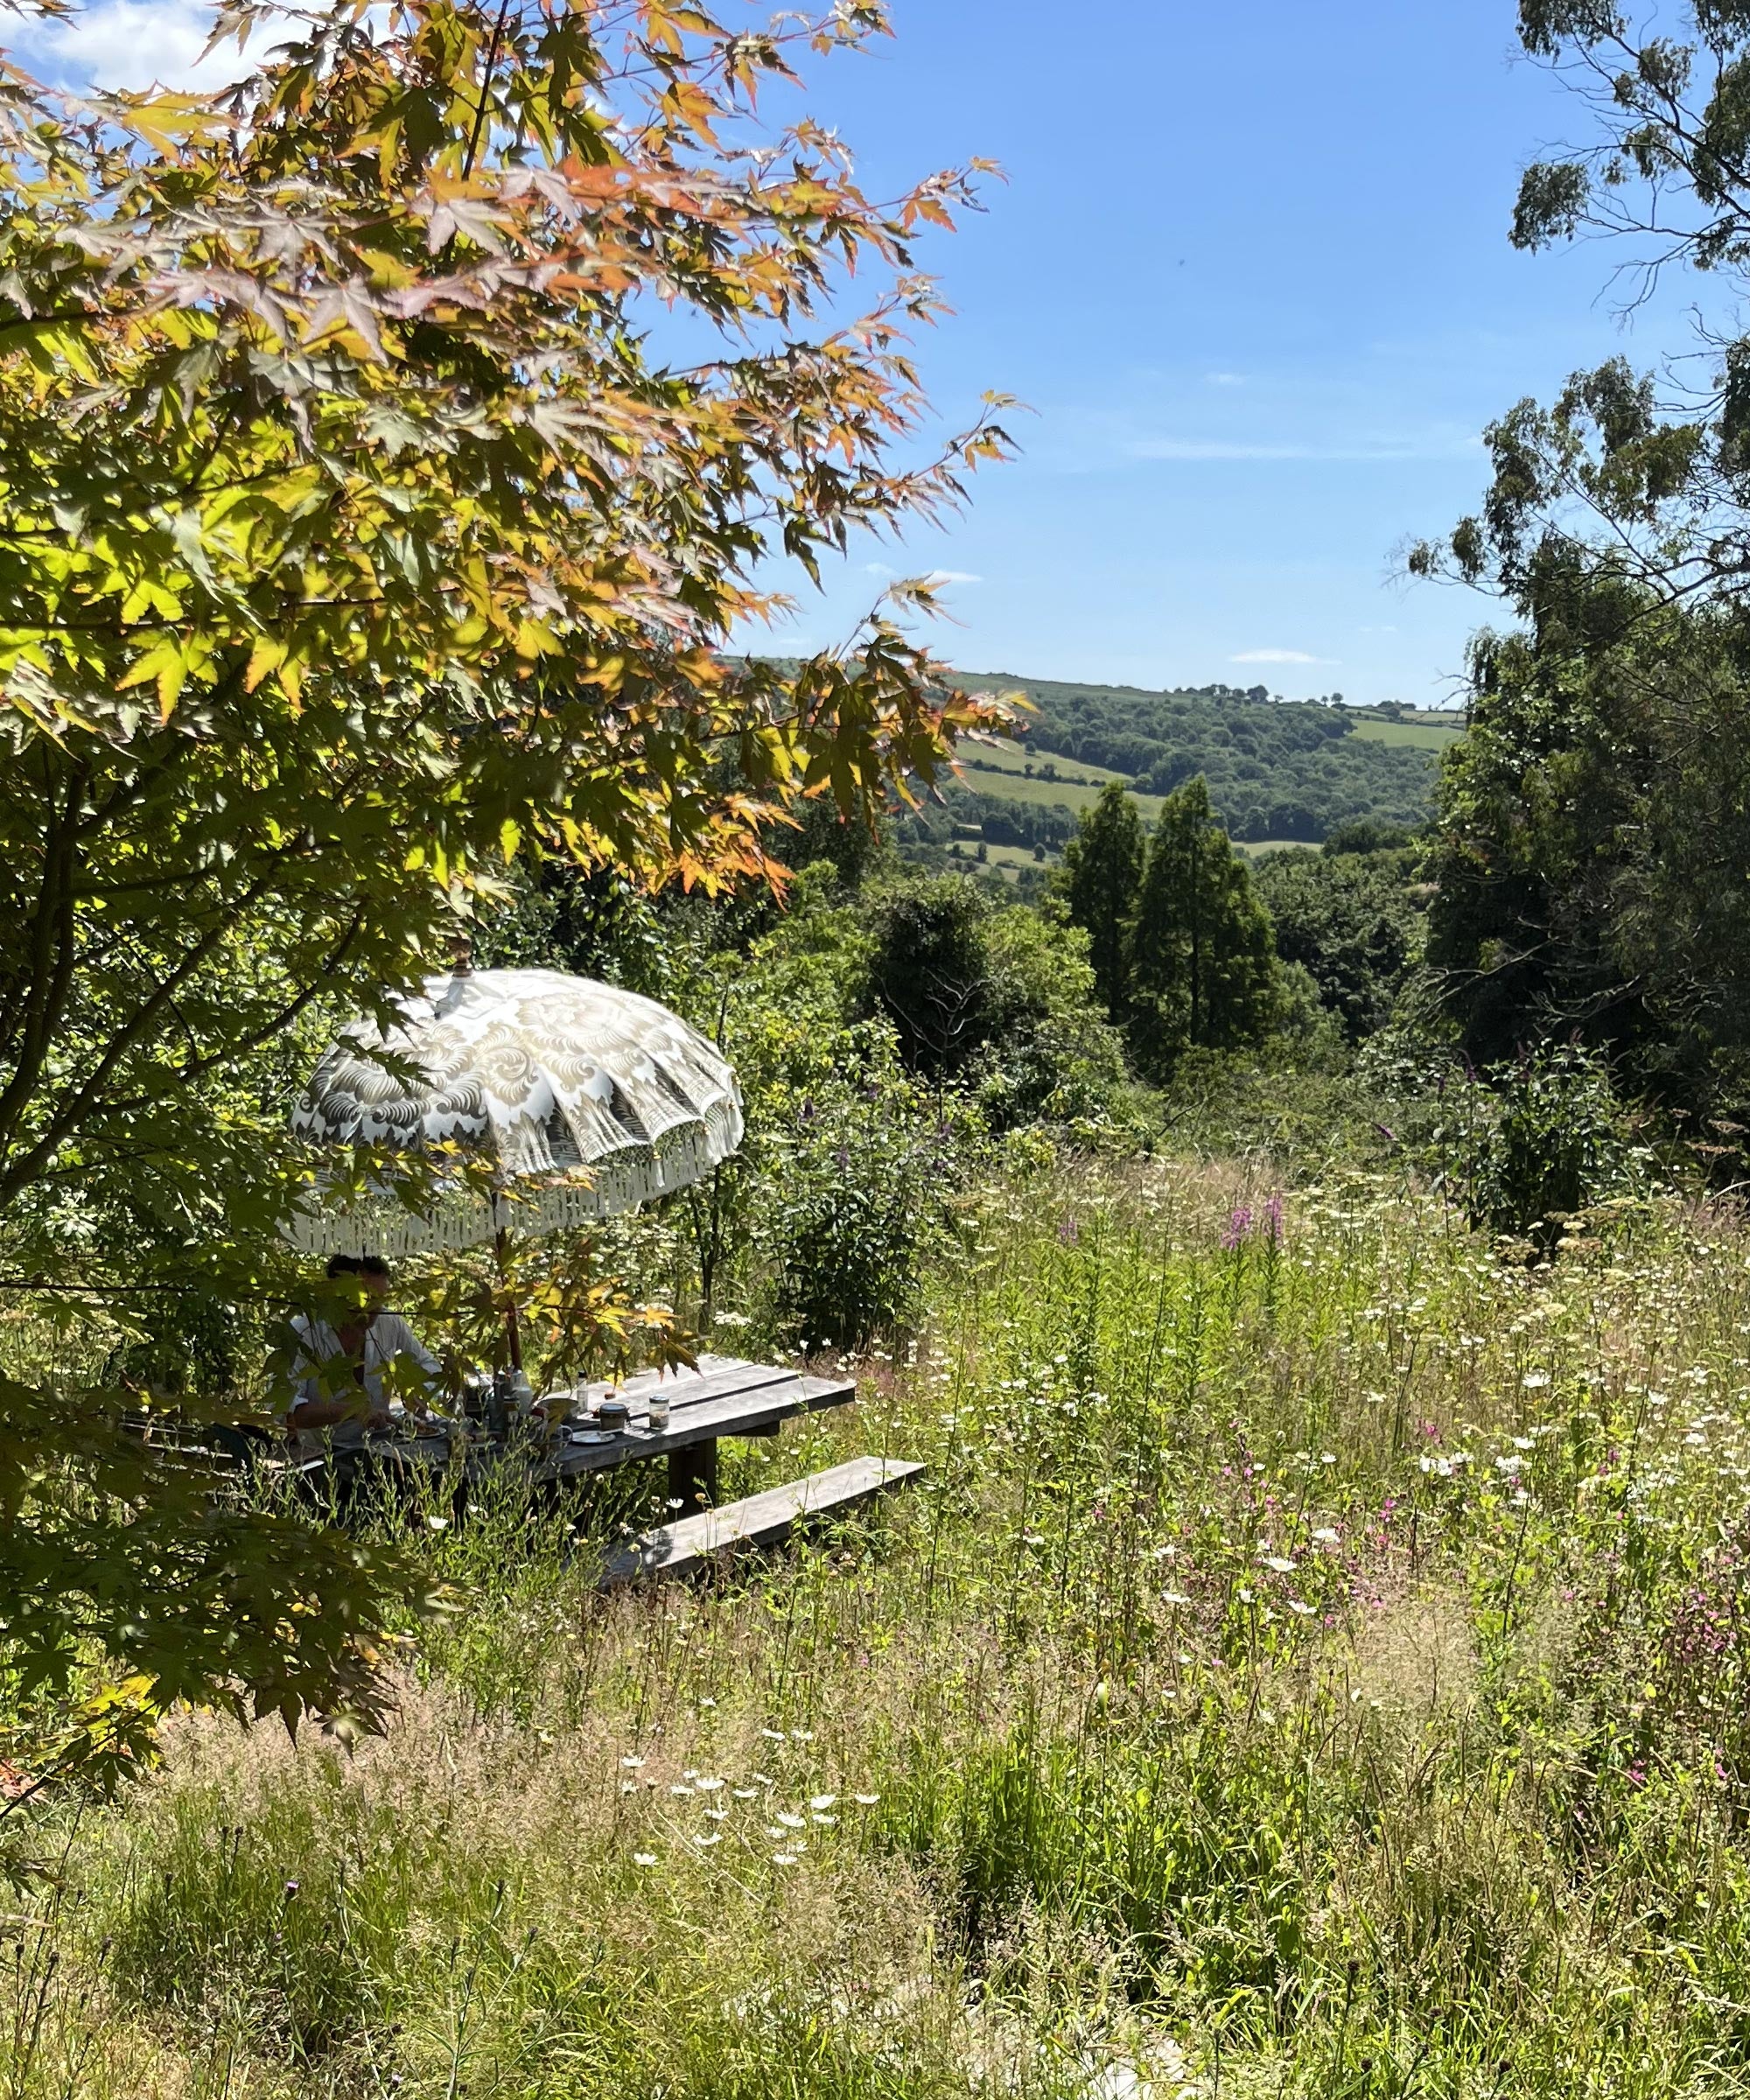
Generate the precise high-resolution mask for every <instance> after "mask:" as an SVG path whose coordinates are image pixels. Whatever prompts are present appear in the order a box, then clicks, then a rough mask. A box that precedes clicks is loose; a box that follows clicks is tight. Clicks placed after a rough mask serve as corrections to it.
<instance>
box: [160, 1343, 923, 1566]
mask: <svg viewBox="0 0 1750 2100" xmlns="http://www.w3.org/2000/svg"><path fill="white" fill-rule="evenodd" d="M659 1393H660V1394H662V1396H663V1397H666V1398H667V1400H668V1402H669V1422H668V1425H667V1426H666V1427H662V1428H653V1427H652V1426H651V1424H650V1419H649V1404H650V1401H651V1399H652V1397H654V1396H655V1395H657V1394H659ZM609 1397H612V1398H614V1399H617V1400H620V1401H622V1402H624V1403H625V1404H626V1405H627V1408H628V1409H629V1411H630V1420H629V1421H628V1423H627V1426H626V1427H625V1428H624V1429H621V1430H618V1431H615V1432H612V1433H603V1432H600V1431H599V1430H596V1431H594V1432H591V1429H590V1427H589V1425H588V1411H589V1410H591V1408H593V1407H594V1406H597V1405H598V1404H600V1402H601V1401H602V1400H604V1399H606V1398H609ZM856 1397H857V1385H856V1382H855V1380H853V1379H850V1378H817V1377H815V1376H812V1375H811V1374H810V1373H809V1372H806V1371H798V1370H795V1369H788V1368H786V1367H785V1366H783V1365H779V1364H769V1363H746V1362H742V1361H741V1360H740V1359H739V1357H733V1356H713V1355H704V1356H701V1357H700V1358H699V1361H698V1364H697V1369H692V1370H687V1369H676V1370H671V1371H660V1372H659V1371H644V1372H641V1373H639V1374H638V1375H637V1376H634V1377H632V1378H627V1379H622V1380H620V1381H619V1382H618V1383H613V1384H608V1383H598V1384H596V1385H593V1386H591V1387H589V1388H588V1389H586V1390H585V1391H584V1393H583V1394H582V1395H580V1396H579V1397H577V1399H575V1400H574V1401H573V1403H572V1414H573V1419H570V1420H568V1421H565V1422H563V1423H560V1422H555V1423H552V1424H550V1425H549V1424H545V1423H543V1422H542V1420H541V1419H540V1418H535V1420H533V1421H529V1422H519V1423H518V1424H517V1425H515V1427H514V1429H513V1430H512V1432H510V1434H509V1435H508V1436H507V1437H503V1438H488V1437H486V1436H484V1435H483V1434H481V1432H479V1429H478V1428H477V1426H475V1425H472V1424H469V1425H460V1424H457V1425H452V1426H451V1427H448V1428H444V1429H439V1430H434V1431H432V1432H429V1433H423V1434H422V1433H419V1432H409V1431H408V1430H406V1429H402V1428H397V1429H396V1430H395V1432H392V1433H390V1434H388V1435H367V1437H365V1438H364V1439H362V1440H361V1441H360V1442H359V1443H356V1444H345V1445H341V1446H328V1447H327V1448H325V1449H322V1450H318V1451H314V1452H312V1451H311V1450H309V1449H307V1448H306V1449H305V1450H304V1451H303V1452H302V1453H294V1452H292V1451H290V1450H289V1449H288V1448H287V1447H286V1446H283V1445H281V1446H280V1447H279V1449H278V1450H277V1451H276V1452H270V1451H269V1450H266V1449H264V1450H263V1451H262V1453H260V1454H259V1457H257V1458H253V1459H251V1458H249V1457H248V1454H247V1453H245V1454H244V1460H243V1461H242V1462H248V1463H252V1464H260V1465H261V1466H262V1467H264V1468H266V1469H267V1470H269V1471H272V1472H277V1473H282V1474H301V1475H304V1476H311V1475H327V1476H329V1477H330V1478H331V1479H335V1480H338V1481H339V1486H340V1488H341V1491H342V1494H343V1495H350V1493H351V1491H352V1489H353V1488H354V1487H355V1486H357V1485H358V1484H360V1482H361V1481H362V1480H363V1479H364V1478H366V1477H367V1475H368V1474H371V1473H376V1474H379V1475H381V1474H383V1473H388V1474H394V1473H395V1472H397V1471H398V1472H401V1473H402V1474H403V1475H405V1474H420V1475H423V1476H424V1477H425V1478H426V1479H427V1480H430V1481H437V1480H439V1479H442V1480H445V1481H451V1482H453V1484H454V1488H455V1493H456V1497H457V1507H458V1509H460V1508H461V1507H462V1506H463V1504H464V1503H465V1500H466V1498H467V1494H468V1490H469V1488H470V1487H471V1486H472V1485H474V1484H476V1483H480V1482H483V1481H485V1480H486V1479H487V1478H488V1477H489V1476H490V1475H491V1474H493V1473H495V1472H497V1471H499V1470H500V1469H501V1468H503V1467H507V1466H512V1465H515V1466H519V1467H521V1468H523V1469H524V1475H525V1477H526V1478H527V1479H528V1480H529V1481H533V1482H535V1483H537V1484H540V1485H543V1486H548V1487H552V1488H557V1487H558V1486H560V1485H561V1484H563V1482H565V1481H578V1480H583V1479H585V1478H587V1477H588V1476H589V1475H591V1474H598V1473H606V1472H610V1471H612V1470H613V1468H614V1467H619V1466H626V1465H629V1464H631V1463H632V1462H633V1461H634V1460H644V1459H659V1458H666V1459H667V1460H668V1462H669V1500H670V1502H674V1503H678V1504H679V1505H680V1506H681V1509H682V1512H683V1514H682V1515H681V1516H680V1517H679V1518H677V1519H676V1521H675V1522H673V1523H667V1524H659V1525H656V1526H655V1527H653V1528H652V1529H650V1530H647V1531H645V1532H643V1533H641V1535H640V1536H639V1537H636V1538H634V1539H632V1540H630V1541H627V1542H624V1543H622V1544H620V1545H619V1546H617V1547H615V1548H614V1549H613V1551H612V1552H610V1554H609V1555H608V1557H607V1560H606V1566H605V1568H604V1572H603V1576H602V1581H603V1585H604V1586H605V1587H613V1586H617V1585H619V1584H620V1583H625V1582H632V1581H638V1580H642V1579H649V1578H654V1577H662V1576H672V1575H678V1574H682V1573H684V1572H688V1571H690V1570H692V1569H695V1568H698V1567H700V1566H702V1565H705V1564H706V1563H708V1562H710V1561H711V1560H713V1559H715V1558H719V1557H721V1556H723V1555H724V1554H725V1552H728V1551H734V1550H739V1549H743V1548H746V1547H753V1546H758V1545H761V1544H768V1543H772V1542H774V1541H776V1540H778V1539H781V1538H782V1537H786V1536H788V1534H789V1533H790V1532H791V1531H793V1530H798V1529H808V1528H809V1527H811V1526H813V1525H815V1524H817V1523H819V1522H820V1521H821V1520H822V1519H823V1518H829V1517H831V1516H835V1515H837V1513H838V1512H840V1511H843V1510H845V1509H849V1508H851V1506H852V1505H853V1504H855V1503H858V1502H865V1501H867V1500H869V1499H870V1498H871V1497H872V1496H875V1495H882V1494H885V1493H886V1492H887V1491H888V1490H890V1489H892V1488H896V1487H900V1486H903V1485H904V1484H905V1483H906V1482H907V1481H912V1480H914V1479H915V1478H916V1477H917V1476H918V1475H919V1474H921V1472H922V1471H923V1467H921V1466H920V1465H918V1464H917V1463H916V1462H915V1461H914V1460H907V1459H899V1458H894V1457H893V1456H891V1455H883V1456H880V1457H873V1456H865V1457H862V1458H858V1459H852V1460H846V1461H844V1462H842V1463H840V1464H838V1465H837V1466H834V1467H829V1468H828V1469H827V1470H826V1471H825V1472H824V1473H817V1474H810V1475H809V1477H808V1478H807V1479H805V1480H800V1481H788V1482H786V1483H784V1484H783V1485H782V1486H781V1487H778V1488H767V1489H766V1490H764V1491H763V1492H762V1493H760V1494H759V1495H750V1496H747V1497H746V1498H744V1499H743V1500H742V1501H740V1502H731V1503H729V1504H727V1505H725V1506H721V1507H719V1506H718V1500H717V1495H718V1444H719V1442H720V1440H721V1439H723V1438H725V1437H767V1436H772V1435H774V1434H775V1433H776V1432H777V1431H778V1429H779V1427H780V1425H781V1424H783V1423H784V1422H786V1421H788V1420H790V1419H791V1418H793V1417H795V1416H798V1415H804V1414H813V1413H816V1412H818V1411H820V1410H822V1409H823V1408H829V1407H844V1406H845V1405H846V1404H848V1403H850V1402H851V1401H853V1400H855V1399H856ZM164 1442H165V1448H166V1449H167V1451H172V1452H174V1453H175V1455H176V1456H177V1458H179V1459H180V1460H182V1461H184V1462H186V1463H194V1464H214V1465H217V1466H219V1467H221V1468H222V1467H230V1466H231V1465H233V1464H235V1463H237V1462H240V1461H239V1459H238V1454H236V1453H232V1452H228V1451H227V1450H226V1449H225V1448H223V1444H224V1439H222V1438H221V1437H218V1436H217V1435H216V1432H207V1433H206V1434H204V1435H203V1434H202V1433H201V1432H193V1433H191V1432H183V1433H182V1434H181V1435H178V1434H177V1433H176V1432H174V1431H172V1432H170V1434H169V1435H168V1436H167V1437H165V1439H164Z"/></svg>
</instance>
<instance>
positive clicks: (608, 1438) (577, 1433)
mask: <svg viewBox="0 0 1750 2100" xmlns="http://www.w3.org/2000/svg"><path fill="white" fill-rule="evenodd" d="M571 1441H572V1443H574V1444H618V1443H619V1441H620V1432H619V1431H618V1430H617V1429H574V1430H573V1431H572V1432H571Z"/></svg>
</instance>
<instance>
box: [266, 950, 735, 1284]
mask: <svg viewBox="0 0 1750 2100" xmlns="http://www.w3.org/2000/svg"><path fill="white" fill-rule="evenodd" d="M391 1061H392V1062H391ZM291 1125H292V1128H293V1130H294V1131H299V1132H301V1133H302V1134H303V1135H304V1136H306V1137H310V1138H317V1139H319V1140H325V1141H326V1142H329V1143H332V1144H336V1145H384V1146H388V1147H390V1148H392V1149H396V1150H401V1151H404V1152H421V1151H423V1150H424V1149H426V1148H427V1147H429V1146H433V1145H444V1144H450V1145H456V1146H457V1147H458V1148H459V1149H460V1150H461V1151H463V1152H467V1153H472V1154H473V1155H475V1156H476V1157H479V1158H482V1159H486V1160H487V1161H489V1162H490V1165H491V1168H492V1175H491V1181H492V1190H491V1193H490V1194H479V1193H477V1192H476V1191H474V1190H472V1189H471V1188H466V1187H459V1186H457V1185H454V1184H451V1185H450V1186H448V1187H440V1189H439V1192H438V1194H437V1200H436V1201H434V1202H433V1203H431V1204H430V1206H429V1207H427V1208H426V1209H425V1210H424V1211H423V1212H422V1214H420V1215H415V1214H414V1213H412V1212H410V1211H409V1210H408V1209H407V1208H405V1206H404V1205H402V1204H401V1203H399V1202H397V1201H395V1200H394V1198H393V1197H392V1196H389V1195H387V1194H381V1195H374V1196H371V1197H367V1199H365V1200H364V1201H362V1202H358V1201H354V1202H352V1203H350V1204H343V1203H342V1202H341V1201H339V1199H338V1197H337V1196H335V1195H333V1194H324V1193H323V1192H321V1191H319V1190H318V1192H316V1193H315V1194H313V1195H312V1196H311V1198H309V1199H307V1200H306V1202H305V1205H304V1208H303V1209H302V1210H301V1211H300V1212H299V1214H298V1215H297V1218H296V1220H295V1221H294V1222H293V1224H292V1226H291V1228H290V1232H289V1235H288V1236H289V1237H290V1239H291V1241H292V1243H293V1244H294V1245H295V1246H297V1247H298V1248H300V1249H302V1250H304V1252H305V1253H310V1254H338V1253H358V1252H374V1253H381V1254H386V1255H387V1254H412V1253H417V1252H421V1251H423V1250H426V1249H428V1248H435V1247H448V1248H462V1247H472V1246H476V1245H478V1244H479V1243H481V1242H483V1241H486V1240H489V1239H492V1238H493V1236H495V1235H496V1233H497V1232H498V1231H499V1230H500V1228H502V1227H503V1226H505V1225H507V1224H514V1225H516V1226H517V1227H518V1228H519V1229H522V1230H525V1231H527V1230H537V1231H538V1230H549V1231H551V1230H555V1229H559V1228H561V1227H563V1226H567V1225H580V1224H585V1223H587V1222H589V1221H590V1220H591V1219H593V1218H599V1217H606V1216H607V1215H611V1214H612V1213H613V1212H614V1211H619V1210H627V1209H630V1208H633V1207H634V1205H636V1204H639V1203H647V1202H648V1201H651V1199H652V1198H653V1197H656V1196H661V1195H666V1194H668V1193H669V1191H670V1190H671V1189H676V1188H684V1187H686V1186H687V1185H688V1183H690V1182H692V1181H697V1180H700V1179H701V1178H702V1177H703V1176H704V1175H705V1174H708V1173H710V1172H711V1169H712V1168H713V1167H714V1166H717V1165H718V1163H719V1162H720V1161H722V1160H724V1159H727V1158H728V1157H729V1155H730V1154H731V1153H732V1152H734V1150H735V1149H736V1147H737V1146H738V1145H739V1144H740V1142H741V1131H742V1119H741V1090H740V1089H739V1086H738V1085H737V1084H736V1079H735V1074H734V1071H733V1070H732V1068H731V1067H730V1066H729V1065H728V1064H727V1063H726V1062H725V1060H724V1059H723V1058H722V1057H721V1056H720V1055H719V1054H718V1051H717V1050H716V1049H715V1048H714V1047H712V1045H711V1043H709V1042H708V1041H707V1040H705V1038H704V1036H702V1035H701V1034H700V1033H698V1031H697V1029H695V1028H690V1027H689V1026H688V1025H687V1024H686V1022H684V1021H683V1020H682V1019H680V1017H679V1016H678V1015H677V1014H674V1013H671V1012H669V1009H668V1008H667V1007H666V1006H662V1005H658V1004H657V1003H656V1001H655V999H646V998H640V997H639V996H638V994H637V993H635V992H630V991H620V989H619V987H618V986H616V985H612V984H596V983H595V982H593V981H592V980H591V979H590V978H587V977H567V976H565V975H564V974H563V972H562V971H559V970H457V971H456V972H455V973H454V974H453V975H449V976H444V977H428V978H427V979H426V981H425V986H424V990H423V993H422V994H421V995H420V996H418V997H416V998H409V999H407V1000H405V1001H404V1002H402V1018H401V1019H400V1021H399V1022H398V1024H397V1025H396V1026H395V1027H393V1028H391V1029H389V1030H388V1032H387V1033H385V1032H382V1031H381V1030H379V1028H378V1027H377V1026H376V1025H375V1024H374V1022H369V1021H360V1022H356V1023H354V1024H353V1026H351V1027H350V1028H348V1029H347V1030H346V1032H345V1033H343V1034H342V1036H341V1037H340V1039H339V1041H338V1042H336V1043H335V1044H334V1045H333V1047H332V1048H331V1049H330V1050H329V1051H328V1052H327V1054H325V1056H324V1057H323V1059H322V1061H321V1062H320V1063H319V1064H318V1066H317V1068H316V1069H315V1071H314V1073H313V1074H312V1075H311V1079H310V1083H309V1085H308V1086H307V1087H306V1088H305V1089H304V1092H303V1093H302V1094H301V1095H300V1096H298V1099H297V1104H296V1106H295V1107H294V1108H293V1110H292V1112H291Z"/></svg>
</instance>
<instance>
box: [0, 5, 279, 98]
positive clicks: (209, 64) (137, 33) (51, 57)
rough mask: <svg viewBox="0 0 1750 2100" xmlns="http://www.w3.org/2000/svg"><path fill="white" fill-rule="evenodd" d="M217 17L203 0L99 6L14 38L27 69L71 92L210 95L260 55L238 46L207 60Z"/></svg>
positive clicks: (28, 27) (35, 25) (34, 24)
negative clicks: (192, 90)
mask: <svg viewBox="0 0 1750 2100" xmlns="http://www.w3.org/2000/svg"><path fill="white" fill-rule="evenodd" d="M213 18H214V10H213V8H212V7H211V6H210V5H201V4H198V0H97V4H96V5H95V6H93V7H89V8H88V9H86V10H85V11H83V12H82V13H81V14H77V15H73V16H69V17H66V18H63V19H60V20H57V21H31V22H29V23H27V24H25V25H20V27H19V28H18V30H17V31H15V32H14V34H15V37H16V40H17V47H18V56H19V57H20V58H22V59H24V60H25V64H26V65H27V66H30V67H31V68H32V69H34V70H35V71H37V72H38V73H46V74H48V75H49V76H50V77H51V78H52V79H54V80H58V81H65V82H66V83H68V84H69V85H77V86H80V87H85V86H91V87H95V88H151V87H153V86H158V87H161V88H195V89H207V90H208V91H211V90H213V89H215V88H224V87H227V86H228V85H229V83H230V82H231V81H235V80H240V79H242V76H243V75H244V74H245V73H248V71H249V70H250V66H251V61H252V59H253V58H254V57H255V52H249V53H247V54H240V53H239V52H238V50H237V46H236V45H235V42H233V43H228V44H227V45H225V46H224V47H223V49H222V50H220V51H216V52H213V53H212V54H211V56H210V57H208V58H207V59H205V60H204V61H203V60H202V59H201V56H200V54H201V52H202V50H203V49H204V47H205V45H206V43H207V36H208V34H209V33H210V31H211V30H212V27H213ZM258 48H264V46H260V47H258Z"/></svg>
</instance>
